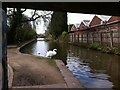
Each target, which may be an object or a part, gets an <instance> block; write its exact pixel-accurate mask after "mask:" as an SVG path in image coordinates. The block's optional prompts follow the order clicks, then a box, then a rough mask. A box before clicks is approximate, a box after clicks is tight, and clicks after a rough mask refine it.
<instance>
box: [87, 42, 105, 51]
mask: <svg viewBox="0 0 120 90" xmlns="http://www.w3.org/2000/svg"><path fill="white" fill-rule="evenodd" d="M89 48H90V49H94V50H102V48H103V47H102V46H101V45H100V44H99V43H93V44H91V45H90V46H89Z"/></svg>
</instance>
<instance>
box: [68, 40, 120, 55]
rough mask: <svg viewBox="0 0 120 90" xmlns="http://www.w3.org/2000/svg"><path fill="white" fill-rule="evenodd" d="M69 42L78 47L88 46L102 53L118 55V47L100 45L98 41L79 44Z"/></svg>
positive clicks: (119, 49)
mask: <svg viewBox="0 0 120 90" xmlns="http://www.w3.org/2000/svg"><path fill="white" fill-rule="evenodd" d="M69 44H72V45H76V46H79V47H82V48H89V49H92V50H97V51H101V52H103V53H109V54H116V55H120V48H117V47H109V46H103V45H100V44H99V43H93V44H90V45H81V44H78V43H72V42H69Z"/></svg>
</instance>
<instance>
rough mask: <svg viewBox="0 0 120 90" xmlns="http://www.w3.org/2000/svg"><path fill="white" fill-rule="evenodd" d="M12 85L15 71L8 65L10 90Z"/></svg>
mask: <svg viewBox="0 0 120 90" xmlns="http://www.w3.org/2000/svg"><path fill="white" fill-rule="evenodd" d="M12 84H13V69H12V67H11V66H10V65H9V64H8V88H12Z"/></svg>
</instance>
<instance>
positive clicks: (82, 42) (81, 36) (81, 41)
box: [81, 34, 83, 44]
mask: <svg viewBox="0 0 120 90" xmlns="http://www.w3.org/2000/svg"><path fill="white" fill-rule="evenodd" d="M81 43H82V44H83V34H81Z"/></svg>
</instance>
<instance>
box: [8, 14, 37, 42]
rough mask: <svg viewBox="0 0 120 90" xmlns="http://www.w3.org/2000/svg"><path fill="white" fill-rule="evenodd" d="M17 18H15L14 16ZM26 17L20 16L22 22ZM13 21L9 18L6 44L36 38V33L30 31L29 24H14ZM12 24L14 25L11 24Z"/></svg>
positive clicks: (32, 30)
mask: <svg viewBox="0 0 120 90" xmlns="http://www.w3.org/2000/svg"><path fill="white" fill-rule="evenodd" d="M16 17H17V16H16ZM27 18H28V17H27V16H24V15H22V20H26V19H27ZM15 21H16V20H15V19H14V17H13V18H10V19H9V22H10V26H9V30H8V44H11V43H15V44H18V43H20V42H24V41H26V40H31V39H33V38H35V37H36V35H37V34H36V32H35V30H34V29H32V26H31V23H30V22H24V23H21V22H19V23H18V21H17V22H16V23H15ZM13 22H14V23H13Z"/></svg>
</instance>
